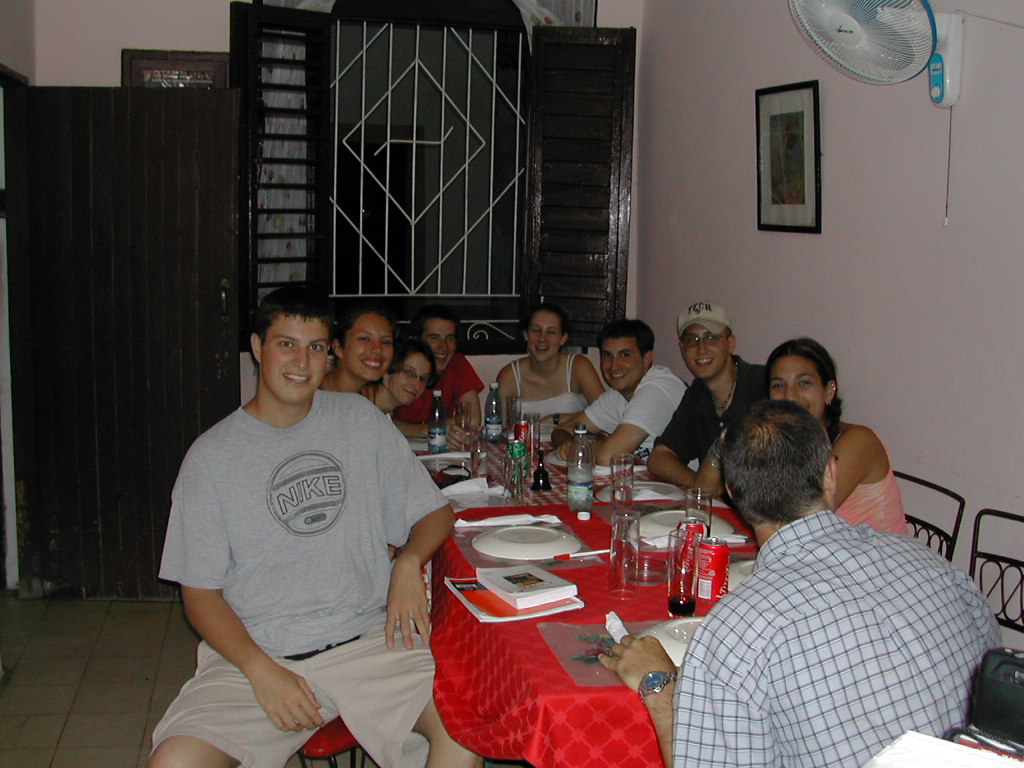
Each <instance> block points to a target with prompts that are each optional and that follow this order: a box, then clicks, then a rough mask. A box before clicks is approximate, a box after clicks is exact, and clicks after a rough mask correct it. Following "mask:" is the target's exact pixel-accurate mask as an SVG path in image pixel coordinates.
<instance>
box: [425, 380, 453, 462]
mask: <svg viewBox="0 0 1024 768" xmlns="http://www.w3.org/2000/svg"><path fill="white" fill-rule="evenodd" d="M427 450H428V451H430V453H443V452H444V451H447V450H448V421H447V419H446V418H445V415H444V403H443V402H442V401H441V390H440V389H435V390H434V404H433V405H432V406H431V407H430V418H429V419H428V420H427Z"/></svg>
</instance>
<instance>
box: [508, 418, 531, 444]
mask: <svg viewBox="0 0 1024 768" xmlns="http://www.w3.org/2000/svg"><path fill="white" fill-rule="evenodd" d="M512 436H513V438H515V439H516V440H522V441H523V443H526V441H528V440H529V439H530V422H528V421H526V419H520V420H519V421H517V422H516V425H515V430H514V431H513V433H512Z"/></svg>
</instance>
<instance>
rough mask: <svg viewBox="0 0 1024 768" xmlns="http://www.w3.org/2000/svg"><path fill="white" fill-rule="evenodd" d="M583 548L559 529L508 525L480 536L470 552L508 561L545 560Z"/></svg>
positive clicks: (475, 540)
mask: <svg viewBox="0 0 1024 768" xmlns="http://www.w3.org/2000/svg"><path fill="white" fill-rule="evenodd" d="M582 546H583V543H582V542H581V541H580V540H579V539H577V538H576V537H575V536H573V535H572V534H571V533H567V532H566V531H563V530H562V529H561V528H546V527H541V526H537V525H510V526H506V527H505V528H497V529H495V530H493V531H487V532H485V533H481V534H480V535H479V536H477V537H476V538H474V539H473V549H475V550H476V551H477V552H480V553H481V554H484V555H490V556H491V557H502V558H505V559H508V560H544V559H546V558H549V557H554V556H555V555H568V554H570V553H572V552H576V551H578V550H579V549H580V547H582Z"/></svg>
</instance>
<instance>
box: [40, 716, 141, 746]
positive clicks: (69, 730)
mask: <svg viewBox="0 0 1024 768" xmlns="http://www.w3.org/2000/svg"><path fill="white" fill-rule="evenodd" d="M145 729H146V712H145V711H139V712H107V713H99V714H71V715H69V716H68V721H67V725H66V726H65V727H64V733H63V735H62V736H61V738H60V742H59V743H58V745H57V746H58V749H60V748H63V747H110V746H130V747H135V749H138V748H139V745H140V744H141V743H142V734H143V732H144V731H145Z"/></svg>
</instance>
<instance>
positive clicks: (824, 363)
mask: <svg viewBox="0 0 1024 768" xmlns="http://www.w3.org/2000/svg"><path fill="white" fill-rule="evenodd" d="M790 355H796V356H797V357H802V358H804V360H808V361H810V362H812V363H814V367H815V369H816V370H817V371H818V378H820V379H821V383H822V386H824V385H825V384H828V383H829V382H830V381H834V382H835V383H836V393H835V395H833V396H832V400H831V401H830V402H829V403H828V405H826V406H825V429H826V431H827V432H828V436H829V437H830V438H832V441H833V442H834V441H835V440H836V439H837V438H838V437H839V419H840V417H841V416H842V415H843V401H842V400H841V399H840V397H839V379H838V378H837V377H836V363H835V360H833V359H832V355H830V354H829V353H828V350H827V349H825V347H823V346H822V345H821V343H820V342H817V341H815V340H814V339H809V338H807V337H806V336H802V337H800V338H798V339H790V340H789V341H784V342H782V343H781V344H779V346H777V347H776V348H775V349H773V350H772V353H771V354H770V355H768V362H767V363H765V366H764V376H765V380H766V381H765V385H766V386H769V385H770V384H771V377H772V366H773V365H775V361H776V360H778V359H779V358H781V357H789V356H790Z"/></svg>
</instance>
